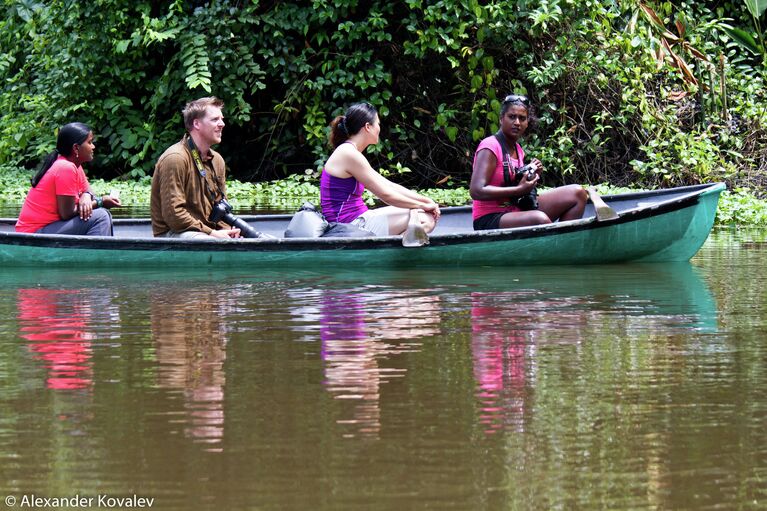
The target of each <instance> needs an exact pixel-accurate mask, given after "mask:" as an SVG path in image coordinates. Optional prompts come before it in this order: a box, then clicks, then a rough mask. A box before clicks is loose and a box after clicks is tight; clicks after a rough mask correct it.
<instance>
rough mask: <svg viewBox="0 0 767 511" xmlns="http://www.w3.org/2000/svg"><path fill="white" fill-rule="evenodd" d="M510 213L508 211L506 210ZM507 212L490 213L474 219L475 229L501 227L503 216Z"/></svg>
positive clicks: (483, 229)
mask: <svg viewBox="0 0 767 511" xmlns="http://www.w3.org/2000/svg"><path fill="white" fill-rule="evenodd" d="M506 213H508V211H507V212H506ZM506 213H488V214H487V215H482V216H481V217H479V218H477V219H476V220H474V230H475V231H486V230H488V229H500V228H501V217H502V216H503V215H505V214H506Z"/></svg>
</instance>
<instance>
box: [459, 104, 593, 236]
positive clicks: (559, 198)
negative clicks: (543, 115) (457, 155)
mask: <svg viewBox="0 0 767 511" xmlns="http://www.w3.org/2000/svg"><path fill="white" fill-rule="evenodd" d="M533 115H534V112H533V107H532V106H531V105H530V101H529V100H528V99H527V97H525V96H519V95H516V94H512V95H511V96H507V97H506V99H504V101H503V105H502V106H501V129H500V130H499V131H498V133H497V134H496V135H495V136H492V137H487V138H485V139H484V140H482V142H480V144H479V147H477V151H476V153H475V154H474V167H473V170H472V174H471V185H470V186H469V194H470V195H471V198H472V199H474V203H473V206H472V209H473V218H474V229H475V230H484V229H505V228H507V227H524V226H527V225H538V224H548V223H551V222H553V221H555V220H575V219H578V218H581V217H582V216H583V210H584V209H585V207H586V200H587V199H588V193H587V192H586V190H584V189H583V188H582V187H581V186H579V185H569V186H562V187H559V188H555V189H554V190H549V191H547V192H545V193H543V194H541V195H540V196H539V197H538V207H537V208H536V209H528V210H526V211H523V210H522V208H521V207H520V205H519V203H518V201H519V199H520V198H523V197H525V196H528V195H529V194H530V192H531V191H532V190H533V189H534V188H535V186H536V185H537V184H538V181H539V180H540V176H541V172H543V164H542V163H541V162H540V160H538V159H536V158H534V159H533V160H532V161H531V162H530V164H531V165H532V168H533V170H534V171H535V174H534V177H533V178H532V179H530V180H527V179H525V178H522V179H520V180H519V181H518V182H515V181H512V182H511V183H509V182H507V180H506V179H505V178H504V168H503V162H504V159H506V160H507V165H508V167H509V170H510V172H509V175H510V176H512V179H513V176H514V171H515V170H516V169H519V168H521V167H523V166H524V164H525V162H524V158H525V152H524V151H523V150H522V146H520V145H519V139H520V138H521V137H522V135H524V134H525V132H526V131H527V128H528V126H529V123H530V120H531V117H533ZM502 142H504V143H505V144H504V145H505V146H506V150H505V151H504V150H503V148H502V146H501V143H502Z"/></svg>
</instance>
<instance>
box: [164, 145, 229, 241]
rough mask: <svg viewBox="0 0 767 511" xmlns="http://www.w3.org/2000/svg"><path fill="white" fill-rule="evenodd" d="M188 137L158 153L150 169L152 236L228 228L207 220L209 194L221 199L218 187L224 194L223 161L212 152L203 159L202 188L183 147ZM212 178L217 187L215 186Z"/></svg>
mask: <svg viewBox="0 0 767 511" xmlns="http://www.w3.org/2000/svg"><path fill="white" fill-rule="evenodd" d="M188 136H189V135H185V136H184V138H183V139H182V140H181V142H178V143H177V144H173V145H172V146H170V147H169V148H168V149H167V150H166V151H165V152H164V153H162V156H160V159H159V160H157V165H155V168H154V176H152V196H151V211H152V233H153V234H154V235H155V236H160V235H162V234H165V233H166V232H168V231H173V232H185V231H200V232H204V233H206V234H210V233H211V231H213V230H215V229H227V228H228V226H227V225H226V224H224V223H221V222H219V223H218V225H216V224H213V223H211V222H210V221H208V218H209V217H210V212H211V210H212V209H213V204H212V203H211V197H210V192H214V193H215V194H216V200H220V199H221V194H220V193H219V186H220V188H221V191H222V192H223V193H226V166H225V165H224V159H223V158H222V157H221V155H220V154H218V153H217V152H216V151H214V150H212V149H211V150H210V155H209V158H208V159H207V160H206V159H203V164H204V166H205V180H206V181H207V183H208V187H207V188H206V187H205V186H204V185H203V182H202V179H203V178H202V176H200V174H199V172H197V169H196V168H195V166H194V160H193V159H192V153H191V151H190V150H189V148H188V146H187V144H186V141H187V138H188ZM214 175H215V177H216V178H217V180H218V183H219V185H216V181H214ZM209 191H210V192H209Z"/></svg>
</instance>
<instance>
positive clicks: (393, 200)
mask: <svg viewBox="0 0 767 511" xmlns="http://www.w3.org/2000/svg"><path fill="white" fill-rule="evenodd" d="M339 161H341V162H343V168H345V169H346V171H347V173H348V174H349V175H351V176H352V177H354V178H355V179H356V180H357V181H359V182H360V183H362V184H363V185H364V186H365V188H367V189H368V190H370V192H371V193H372V194H373V195H375V196H376V197H378V198H379V199H381V200H382V201H383V202H385V203H386V204H388V205H390V206H396V207H399V208H405V209H422V210H424V211H426V212H429V213H431V214H432V215H434V216H435V217H436V218H439V215H440V211H439V205H437V203H436V202H434V201H433V200H431V199H430V198H428V197H424V196H423V195H420V194H418V193H416V192H414V191H412V190H409V189H407V188H405V187H404V186H402V185H399V184H397V183H394V182H392V181H390V180H388V179H387V178H385V177H384V176H382V175H381V174H379V173H378V172H376V171H375V170H374V169H373V167H371V166H370V163H368V161H367V159H366V158H365V157H364V156H363V155H362V153H359V152H358V151H356V150H354V149H351V148H349V149H348V150H346V154H345V155H343V158H342V159H339Z"/></svg>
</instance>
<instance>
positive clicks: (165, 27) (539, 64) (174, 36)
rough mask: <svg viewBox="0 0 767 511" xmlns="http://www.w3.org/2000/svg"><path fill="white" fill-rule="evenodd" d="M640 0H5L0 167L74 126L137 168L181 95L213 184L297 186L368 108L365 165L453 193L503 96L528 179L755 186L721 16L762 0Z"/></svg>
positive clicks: (752, 120) (106, 173) (752, 9)
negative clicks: (216, 128)
mask: <svg viewBox="0 0 767 511" xmlns="http://www.w3.org/2000/svg"><path fill="white" fill-rule="evenodd" d="M645 3H646V5H647V6H648V7H649V8H651V11H652V12H653V13H654V17H652V16H650V17H649V18H648V17H647V16H643V15H642V11H641V10H640V7H639V4H638V3H635V2H604V1H598V0H581V1H575V0H546V1H544V0H524V1H519V0H494V1H491V2H479V1H478V0H440V1H435V2H425V1H423V0H399V1H395V2H391V1H382V0H373V1H370V2H361V1H359V0H337V1H333V2H331V1H329V0H312V1H311V2H303V3H300V2H269V3H262V2H239V1H236V2H235V1H233V0H222V1H219V2H200V1H193V2H185V1H181V0H163V1H149V0H137V1H136V0H134V1H131V2H129V1H127V0H93V1H91V2H72V1H71V0H49V1H45V2H43V1H35V0H25V1H11V0H5V1H4V6H5V7H6V10H5V15H4V17H2V18H0V49H2V51H0V78H1V79H2V80H1V81H0V111H2V112H3V123H0V164H8V165H22V166H25V167H27V168H32V167H35V166H37V165H38V164H39V161H40V159H41V158H42V157H43V155H44V154H45V153H47V152H49V151H50V150H51V149H52V148H53V145H54V141H55V129H56V127H57V126H60V125H61V124H63V123H65V122H69V121H72V120H82V121H84V122H87V123H89V124H90V125H91V126H93V128H94V130H95V131H96V133H97V146H98V149H97V160H96V161H95V162H94V163H93V164H92V165H91V166H90V168H89V172H91V174H92V175H93V176H95V177H107V178H112V177H118V176H119V177H121V178H123V179H125V180H126V181H127V182H130V181H131V180H135V179H140V178H142V177H145V176H147V175H149V174H150V173H151V170H152V168H153V165H154V162H155V161H156V158H157V157H158V156H159V154H160V153H161V152H162V151H163V150H164V149H165V148H166V147H167V146H168V145H170V144H172V143H173V142H175V141H177V140H178V139H179V138H180V136H181V134H182V132H183V128H182V126H181V116H180V110H181V108H182V107H183V105H184V103H185V102H186V101H188V100H190V99H193V98H196V97H200V96H203V95H209V94H215V95H217V96H219V97H221V98H223V99H224V101H225V102H226V108H225V115H226V116H227V125H228V126H227V129H226V131H225V134H224V142H223V143H222V144H221V146H220V147H219V149H220V151H221V152H222V153H223V155H224V157H225V159H226V161H227V163H228V165H229V166H230V175H231V176H232V177H235V178H238V179H245V180H256V181H273V180H275V179H277V180H280V179H281V178H285V177H286V176H292V175H297V176H298V178H297V179H304V178H303V177H302V174H301V173H302V172H303V171H304V169H306V168H313V169H316V168H318V167H319V166H321V164H322V162H323V161H324V159H325V158H326V157H327V155H328V151H329V150H328V147H327V145H326V139H327V126H328V123H329V121H330V120H331V119H332V117H333V116H335V115H338V114H340V113H342V112H343V110H344V108H345V107H346V106H348V105H349V104H350V103H352V102H354V101H359V100H368V101H370V102H372V103H373V104H374V105H375V106H376V107H377V108H378V110H379V112H380V115H381V118H382V122H383V137H382V141H381V143H380V144H379V145H378V146H376V147H374V148H371V149H370V150H369V151H368V157H369V158H370V159H371V163H372V164H373V166H374V168H397V166H398V165H399V166H400V167H401V168H407V169H410V172H408V173H406V174H403V175H402V176H400V177H401V178H402V180H403V182H404V184H406V185H410V186H418V187H421V188H434V187H436V186H438V185H437V183H449V186H450V187H452V188H456V187H460V186H462V185H465V184H466V183H467V182H468V179H469V176H470V172H471V164H472V156H473V152H474V149H475V148H476V146H477V143H478V142H479V141H480V140H481V139H482V138H483V137H485V136H488V135H490V134H491V133H492V132H493V131H495V130H496V129H497V126H498V114H499V109H500V106H501V105H500V98H502V97H503V96H504V95H505V94H507V93H510V92H518V93H525V94H528V95H529V96H530V97H531V99H532V100H533V103H534V104H535V105H536V106H537V110H538V112H537V113H538V116H539V118H540V122H539V123H538V128H537V130H535V131H534V132H533V133H532V134H531V135H530V137H529V138H528V139H527V140H526V141H525V148H526V150H527V152H528V154H530V156H535V157H538V158H540V159H541V160H542V161H543V162H544V164H545V166H546V169H547V174H546V185H547V186H555V185H558V184H562V183H565V182H610V183H613V184H616V185H628V184H634V185H639V186H645V187H655V186H665V185H672V184H688V183H692V182H699V181H710V180H719V179H727V180H728V181H729V182H730V183H731V184H734V185H738V186H740V185H746V186H749V187H752V188H761V187H763V186H764V185H765V182H764V181H765V180H764V179H763V176H764V175H765V170H767V169H766V168H765V167H767V158H766V157H764V155H763V154H762V152H761V151H762V149H761V147H763V146H764V144H760V143H758V142H759V141H760V140H763V139H762V138H760V137H761V136H762V134H763V131H764V128H763V126H764V124H765V121H766V120H767V112H766V111H765V107H764V105H765V104H766V103H765V97H764V96H765V93H764V87H763V77H762V76H761V73H754V68H753V66H751V65H750V64H752V63H751V62H750V61H749V60H748V59H747V58H746V57H743V56H742V55H740V54H739V53H738V51H737V50H736V47H735V43H733V42H732V41H731V40H730V38H728V37H726V33H725V30H726V28H723V26H724V25H723V24H722V23H721V22H722V20H725V19H727V20H731V21H732V26H744V25H747V24H748V23H751V22H753V21H754V19H756V22H757V24H756V25H755V28H756V31H757V35H759V34H761V28H760V25H759V24H758V22H759V20H760V18H761V17H762V16H763V11H764V8H763V5H764V2H763V0H746V3H744V4H740V3H733V2H725V3H724V4H721V5H720V3H712V2H704V3H700V2H693V1H692V0H681V1H680V2H678V3H674V4H672V3H670V2H665V1H657V2H645ZM709 5H712V6H714V7H709ZM714 8H716V9H717V10H716V11H713V10H712V9H714ZM644 12H647V11H644ZM752 14H755V16H752ZM759 37H761V36H759ZM755 40H756V39H755ZM761 40H762V42H763V38H762V39H761ZM681 62H683V64H684V65H682V63H681ZM680 71H681V72H680ZM691 77H692V78H694V80H692V79H691ZM744 167H745V168H744ZM279 182H283V181H279Z"/></svg>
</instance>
